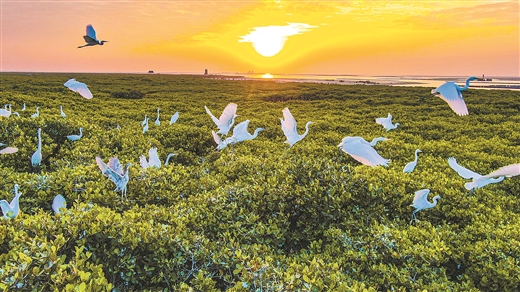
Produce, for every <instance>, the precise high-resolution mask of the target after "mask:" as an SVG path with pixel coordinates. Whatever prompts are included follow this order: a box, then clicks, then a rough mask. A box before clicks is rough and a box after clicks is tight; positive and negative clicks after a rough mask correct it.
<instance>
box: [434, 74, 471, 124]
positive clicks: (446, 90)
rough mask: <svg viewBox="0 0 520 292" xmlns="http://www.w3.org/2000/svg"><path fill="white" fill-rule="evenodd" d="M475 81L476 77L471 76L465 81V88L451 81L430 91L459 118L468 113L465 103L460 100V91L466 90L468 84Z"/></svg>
mask: <svg viewBox="0 0 520 292" xmlns="http://www.w3.org/2000/svg"><path fill="white" fill-rule="evenodd" d="M475 79H477V77H473V76H472V77H469V78H468V79H466V86H464V87H460V86H458V85H457V84H455V82H453V81H449V82H446V83H444V84H442V85H441V86H439V87H437V88H435V89H432V94H433V95H435V96H438V97H440V98H441V99H442V100H444V101H445V102H447V103H448V105H449V106H450V108H451V109H452V110H453V111H454V112H455V113H456V114H458V115H459V116H466V115H468V114H469V112H468V108H467V107H466V103H465V102H464V99H463V98H462V93H461V91H463V90H466V89H468V87H469V82H470V81H472V80H475Z"/></svg>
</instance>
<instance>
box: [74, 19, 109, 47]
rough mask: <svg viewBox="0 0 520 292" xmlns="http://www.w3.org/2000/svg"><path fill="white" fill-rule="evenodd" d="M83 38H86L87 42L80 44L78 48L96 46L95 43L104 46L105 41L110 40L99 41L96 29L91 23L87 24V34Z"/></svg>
mask: <svg viewBox="0 0 520 292" xmlns="http://www.w3.org/2000/svg"><path fill="white" fill-rule="evenodd" d="M83 38H84V39H85V42H86V44H85V45H83V46H79V47H78V49H79V48H83V47H89V46H95V45H100V46H102V45H103V43H105V42H108V41H99V40H98V39H97V38H96V31H95V30H94V27H92V25H91V24H89V25H87V35H85V36H83Z"/></svg>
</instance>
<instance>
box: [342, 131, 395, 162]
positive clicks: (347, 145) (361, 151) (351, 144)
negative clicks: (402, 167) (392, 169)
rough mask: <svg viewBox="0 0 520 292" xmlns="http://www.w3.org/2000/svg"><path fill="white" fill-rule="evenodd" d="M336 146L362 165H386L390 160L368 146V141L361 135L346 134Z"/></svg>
mask: <svg viewBox="0 0 520 292" xmlns="http://www.w3.org/2000/svg"><path fill="white" fill-rule="evenodd" d="M338 147H339V148H340V149H341V150H343V152H345V153H347V154H348V155H350V156H352V158H354V159H355V160H357V161H359V162H361V163H362V164H364V165H368V166H378V165H383V166H388V162H390V160H389V159H385V158H383V157H381V155H379V153H377V151H376V150H375V149H374V148H372V146H370V143H368V142H367V141H366V140H365V139H363V138H361V137H357V136H356V137H350V136H347V137H345V138H343V140H342V141H341V143H339V145H338Z"/></svg>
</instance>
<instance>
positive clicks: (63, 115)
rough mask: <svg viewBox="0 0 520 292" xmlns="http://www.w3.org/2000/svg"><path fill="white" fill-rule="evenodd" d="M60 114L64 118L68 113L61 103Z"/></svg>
mask: <svg viewBox="0 0 520 292" xmlns="http://www.w3.org/2000/svg"><path fill="white" fill-rule="evenodd" d="M60 115H61V117H62V118H66V117H67V115H65V113H64V112H63V107H62V106H61V105H60Z"/></svg>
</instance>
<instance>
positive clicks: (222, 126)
mask: <svg viewBox="0 0 520 292" xmlns="http://www.w3.org/2000/svg"><path fill="white" fill-rule="evenodd" d="M237 107H238V106H237V105H236V104H235V103H230V104H228V105H227V106H226V108H225V109H224V111H223V112H222V115H220V118H218V119H217V118H216V117H215V116H214V115H213V114H212V113H211V111H210V110H209V109H208V107H207V106H204V108H205V109H206V113H208V115H209V116H210V117H211V120H213V122H214V123H215V124H216V125H217V127H218V132H217V134H222V135H227V134H228V132H229V130H230V129H231V127H232V126H233V124H234V123H235V118H236V117H238V115H237V114H236V113H237Z"/></svg>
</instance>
